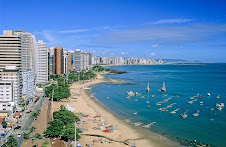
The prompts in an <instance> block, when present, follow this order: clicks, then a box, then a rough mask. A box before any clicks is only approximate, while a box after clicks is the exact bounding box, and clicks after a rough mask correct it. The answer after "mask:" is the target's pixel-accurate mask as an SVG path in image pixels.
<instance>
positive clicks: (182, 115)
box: [180, 110, 189, 118]
mask: <svg viewBox="0 0 226 147" xmlns="http://www.w3.org/2000/svg"><path fill="white" fill-rule="evenodd" d="M188 111H189V110H187V111H185V112H184V113H182V114H180V116H181V117H182V118H187V117H188V115H187V112H188Z"/></svg>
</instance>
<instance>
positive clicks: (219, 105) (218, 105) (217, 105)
mask: <svg viewBox="0 0 226 147" xmlns="http://www.w3.org/2000/svg"><path fill="white" fill-rule="evenodd" d="M216 107H224V103H220V104H216Z"/></svg>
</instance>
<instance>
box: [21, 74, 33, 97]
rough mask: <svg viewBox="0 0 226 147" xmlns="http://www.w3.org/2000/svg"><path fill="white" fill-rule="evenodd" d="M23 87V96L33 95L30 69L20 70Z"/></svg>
mask: <svg viewBox="0 0 226 147" xmlns="http://www.w3.org/2000/svg"><path fill="white" fill-rule="evenodd" d="M22 78H23V82H22V84H23V87H22V94H23V96H24V98H26V99H29V98H31V97H33V95H34V75H33V72H32V71H26V72H22Z"/></svg>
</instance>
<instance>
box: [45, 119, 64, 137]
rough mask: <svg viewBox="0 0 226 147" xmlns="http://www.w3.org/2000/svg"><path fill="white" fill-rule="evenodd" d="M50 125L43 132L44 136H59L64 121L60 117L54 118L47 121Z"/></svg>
mask: <svg viewBox="0 0 226 147" xmlns="http://www.w3.org/2000/svg"><path fill="white" fill-rule="evenodd" d="M49 124H50V126H49V127H48V128H47V129H46V131H45V132H44V135H45V136H46V137H50V138H53V137H59V136H60V135H61V134H62V131H63V128H64V123H63V122H62V121H61V120H60V119H54V120H52V121H50V122H49Z"/></svg>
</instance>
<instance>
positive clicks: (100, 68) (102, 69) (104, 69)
mask: <svg viewBox="0 0 226 147" xmlns="http://www.w3.org/2000/svg"><path fill="white" fill-rule="evenodd" d="M92 69H93V70H94V71H96V72H102V71H110V69H108V68H104V67H102V66H100V65H98V64H97V65H94V66H93V68H92Z"/></svg>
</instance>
